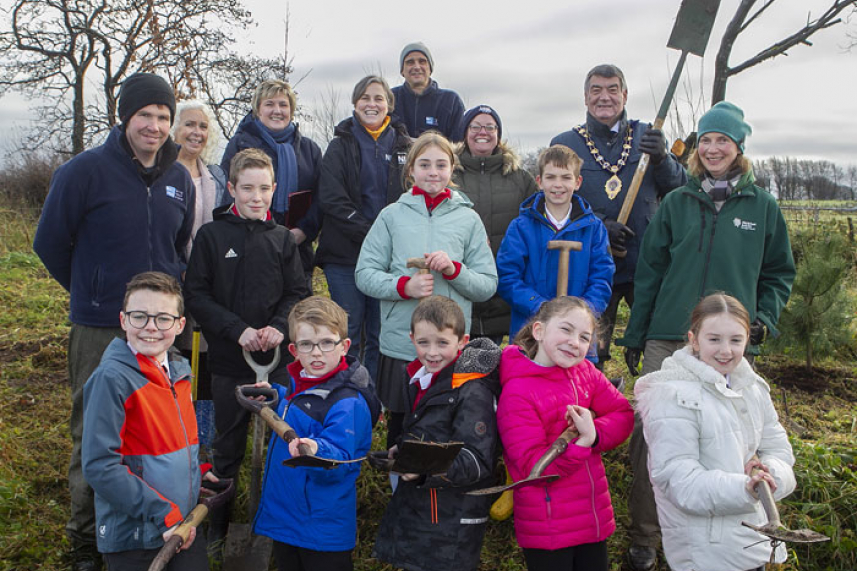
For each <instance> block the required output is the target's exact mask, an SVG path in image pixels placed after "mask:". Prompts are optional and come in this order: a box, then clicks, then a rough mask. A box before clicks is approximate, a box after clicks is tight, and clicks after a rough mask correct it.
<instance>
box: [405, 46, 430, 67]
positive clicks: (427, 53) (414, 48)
mask: <svg viewBox="0 0 857 571" xmlns="http://www.w3.org/2000/svg"><path fill="white" fill-rule="evenodd" d="M411 52H420V53H421V54H423V55H424V56H426V59H427V60H428V62H429V71H432V72H433V71H434V58H432V57H431V52H430V51H429V49H428V47H426V45H425V44H424V43H422V42H413V43H410V44H408V45H406V46H405V47H404V48H403V49H402V53H401V55H399V71H400V72H401V71H402V68H404V67H405V56H407V55H408V54H409V53H411Z"/></svg>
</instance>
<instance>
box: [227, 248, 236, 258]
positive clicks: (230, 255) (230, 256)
mask: <svg viewBox="0 0 857 571" xmlns="http://www.w3.org/2000/svg"><path fill="white" fill-rule="evenodd" d="M224 257H226V258H237V257H238V254H236V253H235V250H233V249H232V248H229V251H228V252H226V256H224Z"/></svg>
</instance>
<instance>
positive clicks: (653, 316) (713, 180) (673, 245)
mask: <svg viewBox="0 0 857 571" xmlns="http://www.w3.org/2000/svg"><path fill="white" fill-rule="evenodd" d="M750 133H751V128H750V126H749V125H748V124H747V123H745V122H744V113H743V111H741V109H739V108H738V107H737V106H735V105H734V104H732V103H728V102H725V101H724V102H721V103H718V104H717V105H715V106H714V107H712V108H711V110H709V111H708V112H707V113H706V114H705V115H703V116H702V118H701V119H700V121H699V146H698V148H697V149H696V151H695V152H694V153H693V155H692V156H691V158H690V162H689V165H688V170H689V172H690V175H691V176H690V180H688V183H687V185H685V186H683V187H681V188H679V189H677V190H675V191H673V192H672V193H670V194H668V195H667V196H666V197H665V198H664V201H663V203H662V204H661V206H660V208H658V210H657V212H656V213H655V215H654V217H653V218H652V221H651V223H650V224H649V228H648V229H647V230H646V234H645V236H644V237H643V245H642V247H641V250H640V263H639V264H638V266H637V273H636V274H635V276H634V307H633V308H632V310H631V318H630V320H629V322H628V327H627V329H626V331H625V337H624V338H623V339H622V340H621V341H620V343H619V344H620V345H624V346H625V347H626V353H627V354H628V355H627V357H626V361H628V365H629V367H631V368H633V369H636V365H637V363H638V362H639V352H640V351H641V350H642V351H643V352H644V353H645V359H644V360H643V374H646V373H648V372H651V371H656V370H658V369H659V368H660V361H662V360H663V358H664V357H667V356H669V354H671V353H672V351H669V352H668V353H667V354H664V355H663V357H660V358H658V357H657V356H655V355H653V356H652V357H650V353H656V354H658V355H660V354H661V353H666V351H664V350H661V351H658V350H657V349H658V345H663V346H664V348H665V347H666V345H668V344H669V345H674V346H675V349H679V348H680V346H681V345H682V344H683V343H684V334H685V332H686V331H687V330H688V325H689V319H690V312H691V311H692V310H693V307H694V305H696V303H697V302H698V301H699V300H700V299H702V298H703V297H705V296H706V295H709V294H711V293H714V292H717V291H723V292H726V293H727V294H729V295H732V296H734V297H736V298H738V300H739V301H740V302H741V303H742V304H743V305H744V306H745V307H746V308H747V310H748V311H749V312H750V320H751V322H752V325H751V334H750V342H751V344H752V345H753V346H755V347H754V348H752V349H751V351H752V352H753V353H757V352H758V348H757V347H758V345H760V344H761V343H762V342H763V341H764V339H765V335H766V334H767V333H772V334H776V325H777V320H778V319H779V316H780V311H781V310H782V308H783V307H784V306H785V304H786V302H787V301H788V299H789V294H790V293H791V287H792V282H793V281H794V276H795V265H794V260H793V259H792V250H791V244H790V242H789V234H788V229H787V228H786V223H785V220H784V219H783V215H782V212H781V211H780V207H779V205H778V204H777V201H776V199H775V198H774V197H773V196H772V195H771V194H770V193H769V192H768V191H766V190H765V189H763V188H761V187H759V186H756V185H755V184H754V183H755V177H754V176H753V171H752V166H751V162H750V160H749V159H748V158H747V157H746V156H745V155H744V140H745V139H746V137H747V135H749V134H750ZM664 342H666V343H664ZM650 345H652V346H653V347H652V348H653V349H655V350H654V351H651V350H650ZM635 352H636V356H635V355H634V353H635ZM628 357H630V358H628ZM634 357H636V360H635V359H634ZM652 360H654V361H656V362H652Z"/></svg>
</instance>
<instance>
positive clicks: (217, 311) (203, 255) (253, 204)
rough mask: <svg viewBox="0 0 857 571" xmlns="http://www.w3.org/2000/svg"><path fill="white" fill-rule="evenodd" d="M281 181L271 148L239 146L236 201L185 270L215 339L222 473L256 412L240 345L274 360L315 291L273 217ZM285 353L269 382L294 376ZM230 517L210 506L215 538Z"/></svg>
mask: <svg viewBox="0 0 857 571" xmlns="http://www.w3.org/2000/svg"><path fill="white" fill-rule="evenodd" d="M275 187H276V185H275V183H274V169H273V166H272V165H271V159H270V158H269V157H268V155H266V154H265V153H263V152H262V151H259V150H258V149H247V150H244V151H241V152H240V153H238V154H236V155H235V157H234V158H233V159H232V165H231V168H230V170H229V184H228V189H229V193H230V194H231V195H232V197H233V199H234V203H233V204H229V205H225V206H221V207H219V208H217V209H216V210H215V211H214V221H213V222H210V223H208V224H205V225H204V226H203V227H202V228H200V229H199V232H198V233H197V235H196V240H195V241H194V247H193V253H192V255H191V258H190V261H189V263H188V268H187V275H186V276H185V283H184V289H185V300H186V303H187V308H188V310H189V312H190V313H191V314H192V315H193V316H194V318H195V319H196V320H197V322H198V323H199V324H200V326H201V327H202V331H203V334H204V335H205V339H206V340H207V341H208V346H209V347H208V362H209V369H210V370H211V392H212V399H213V400H214V411H215V412H214V419H215V420H214V422H215V428H216V430H217V437H216V438H215V440H214V442H213V445H212V447H213V449H214V454H213V458H212V460H213V463H214V472H215V474H216V475H217V476H219V477H222V478H224V477H225V478H233V477H236V476H237V474H238V468H239V467H240V466H241V462H242V461H243V459H244V450H245V448H246V444H247V427H248V424H249V419H250V415H249V413H248V412H247V411H245V410H244V409H242V408H241V407H240V405H238V402H237V401H236V400H235V386H236V385H241V384H248V383H254V382H255V381H256V376H255V374H254V373H253V370H252V369H250V367H249V366H248V365H247V363H246V362H245V361H244V356H243V353H242V349H247V350H248V351H253V352H254V358H255V359H256V361H257V362H259V363H267V362H270V360H271V358H272V354H271V351H272V350H273V349H274V348H275V347H277V346H279V345H280V344H282V343H284V342H285V344H286V345H287V344H288V339H287V338H286V337H287V336H288V332H289V325H288V316H289V312H290V311H291V309H292V307H293V306H294V305H295V304H296V303H297V302H298V301H300V300H301V299H303V298H305V297H307V296H308V295H309V292H308V291H307V288H306V285H305V281H304V273H303V269H302V266H301V260H300V256H299V254H298V251H297V246H296V245H295V241H294V238H292V235H291V233H290V232H289V231H288V230H287V229H286V228H285V227H283V226H280V225H278V224H277V223H276V222H274V220H273V219H272V218H271V213H270V211H269V209H270V207H271V198H272V196H273V194H274V188H275ZM286 355H287V352H284V354H283V357H284V358H283V360H282V361H281V362H280V365H279V367H277V369H275V370H274V372H273V373H271V374H270V377H269V380H270V382H272V383H276V382H281V383H284V384H288V373H287V371H286V365H287V364H288V363H287V359H285V356H286ZM219 515H223V516H224V517H222V518H220V517H217V516H219ZM218 520H219V521H218ZM226 524H228V510H226V511H225V513H224V514H212V516H211V530H210V532H209V535H210V536H214V539H217V536H218V535H219V533H218V529H217V528H219V527H220V526H223V530H222V531H223V532H224V533H225V526H226ZM211 542H212V538H211V537H210V538H209V543H211Z"/></svg>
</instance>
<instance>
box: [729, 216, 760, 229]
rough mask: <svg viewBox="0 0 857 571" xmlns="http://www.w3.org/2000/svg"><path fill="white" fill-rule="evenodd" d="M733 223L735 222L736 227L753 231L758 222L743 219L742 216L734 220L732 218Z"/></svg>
mask: <svg viewBox="0 0 857 571" xmlns="http://www.w3.org/2000/svg"><path fill="white" fill-rule="evenodd" d="M732 224H734V225H735V228H737V229H739V230H750V231H753V232H755V230H756V223H755V222H750V221H749V220H741V219H740V218H735V219H734V220H732Z"/></svg>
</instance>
